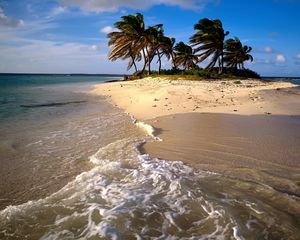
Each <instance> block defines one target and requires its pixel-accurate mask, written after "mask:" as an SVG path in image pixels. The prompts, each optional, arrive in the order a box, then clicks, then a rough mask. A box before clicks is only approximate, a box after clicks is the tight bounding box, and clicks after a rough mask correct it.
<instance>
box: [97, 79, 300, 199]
mask: <svg viewBox="0 0 300 240" xmlns="http://www.w3.org/2000/svg"><path fill="white" fill-rule="evenodd" d="M94 93H97V94H102V95H106V96H109V97H110V98H111V99H112V100H113V102H114V103H115V104H116V105H117V106H119V107H120V108H122V109H124V111H126V112H128V113H129V114H131V115H133V116H134V117H135V118H137V119H139V120H143V121H145V122H146V123H148V124H150V125H152V126H154V128H155V129H156V134H157V135H158V137H159V138H161V139H162V140H163V141H162V142H157V141H154V142H147V143H146V144H144V145H143V146H142V147H141V149H140V150H141V151H142V153H144V154H145V153H148V154H150V155H151V156H155V157H158V158H161V159H168V160H181V161H183V162H185V163H186V164H189V165H192V166H193V167H197V168H199V169H202V170H207V171H213V172H218V173H222V174H225V175H228V176H230V177H237V178H241V179H246V180H250V181H255V182H257V183H260V184H267V185H268V186H272V187H273V188H275V189H278V190H280V191H282V192H287V193H291V194H292V195H297V196H300V188H299V180H300V179H299V174H298V172H299V169H300V162H299V159H300V151H299V148H298V146H299V145H300V141H299V139H300V121H299V117H298V116H299V114H300V91H299V88H297V87H296V85H293V84H291V83H287V82H267V81H259V80H241V81H239V80H223V81H184V80H182V81H181V80H166V79H163V78H144V79H141V80H135V81H126V82H114V83H105V84H100V85H97V86H96V88H95V90H94Z"/></svg>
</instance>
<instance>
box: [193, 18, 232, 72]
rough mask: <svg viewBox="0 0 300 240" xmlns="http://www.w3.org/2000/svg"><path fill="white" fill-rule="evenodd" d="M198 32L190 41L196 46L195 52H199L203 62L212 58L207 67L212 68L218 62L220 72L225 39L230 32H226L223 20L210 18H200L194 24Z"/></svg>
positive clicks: (199, 59) (200, 59) (200, 60)
mask: <svg viewBox="0 0 300 240" xmlns="http://www.w3.org/2000/svg"><path fill="white" fill-rule="evenodd" d="M194 29H195V30H197V32H196V33H195V34H194V35H193V36H192V37H191V38H190V43H191V44H192V46H193V47H196V48H195V50H194V51H195V53H198V52H200V53H199V54H198V61H199V62H202V61H204V60H205V59H207V58H208V57H209V56H212V59H211V61H210V63H209V64H208V66H207V67H206V68H207V69H212V68H213V67H214V66H215V65H216V63H217V62H218V65H219V73H222V72H223V49H224V39H225V36H227V35H228V34H229V32H225V31H224V29H223V25H222V22H221V21H220V20H219V19H215V20H210V19H207V18H204V19H201V20H199V22H198V23H197V24H196V25H195V26H194Z"/></svg>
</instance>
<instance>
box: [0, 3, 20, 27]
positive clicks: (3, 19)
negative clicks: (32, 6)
mask: <svg viewBox="0 0 300 240" xmlns="http://www.w3.org/2000/svg"><path fill="white" fill-rule="evenodd" d="M23 25H24V21H23V20H19V19H15V18H12V17H8V16H6V15H5V13H4V10H3V9H2V8H1V7H0V26H4V27H12V28H14V27H20V26H23Z"/></svg>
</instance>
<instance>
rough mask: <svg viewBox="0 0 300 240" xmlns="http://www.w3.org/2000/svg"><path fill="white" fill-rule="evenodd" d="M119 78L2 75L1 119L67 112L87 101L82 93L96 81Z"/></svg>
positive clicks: (0, 80) (4, 120) (29, 117)
mask: <svg viewBox="0 0 300 240" xmlns="http://www.w3.org/2000/svg"><path fill="white" fill-rule="evenodd" d="M115 79H120V76H108V75H74V76H70V75H0V121H1V122H2V124H3V122H6V121H12V120H15V119H16V118H17V119H18V120H26V119H27V120H28V119H32V118H40V117H41V116H42V115H43V116H44V117H49V116H53V115H60V114H63V113H64V111H69V110H72V108H71V107H72V103H74V104H76V103H77V105H78V104H79V103H84V102H85V101H86V97H85V96H83V94H82V93H83V92H84V91H87V90H89V88H90V87H91V85H92V84H96V83H101V82H105V81H109V80H115ZM51 104H52V108H51ZM74 104H73V105H74ZM58 106H59V107H60V108H54V107H58ZM35 107H36V108H35ZM47 107H48V108H47ZM37 108H39V109H37Z"/></svg>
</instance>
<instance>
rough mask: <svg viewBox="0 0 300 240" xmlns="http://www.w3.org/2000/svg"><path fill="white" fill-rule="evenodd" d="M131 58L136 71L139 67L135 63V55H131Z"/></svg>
mask: <svg viewBox="0 0 300 240" xmlns="http://www.w3.org/2000/svg"><path fill="white" fill-rule="evenodd" d="M131 59H132V63H133V66H134V69H135V72H137V71H138V70H137V67H136V63H135V60H134V57H133V56H131Z"/></svg>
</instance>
